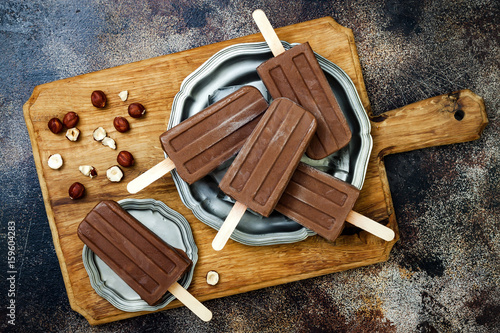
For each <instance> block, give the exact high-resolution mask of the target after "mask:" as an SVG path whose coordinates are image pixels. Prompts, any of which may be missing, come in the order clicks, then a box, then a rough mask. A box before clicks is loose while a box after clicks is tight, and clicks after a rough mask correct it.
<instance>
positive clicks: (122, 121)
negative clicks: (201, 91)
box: [113, 117, 130, 133]
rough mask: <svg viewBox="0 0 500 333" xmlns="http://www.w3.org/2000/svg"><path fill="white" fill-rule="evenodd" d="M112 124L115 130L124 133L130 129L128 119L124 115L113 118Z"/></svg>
mask: <svg viewBox="0 0 500 333" xmlns="http://www.w3.org/2000/svg"><path fill="white" fill-rule="evenodd" d="M113 126H115V128H116V130H117V131H118V132H121V133H125V132H126V131H128V130H129V129H130V125H129V123H128V120H127V119H126V118H124V117H116V118H115V119H114V120H113Z"/></svg>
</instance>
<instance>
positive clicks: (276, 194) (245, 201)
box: [212, 98, 316, 250]
mask: <svg viewBox="0 0 500 333" xmlns="http://www.w3.org/2000/svg"><path fill="white" fill-rule="evenodd" d="M315 130H316V120H315V119H314V116H313V115H312V114H311V113H309V112H308V111H306V110H305V109H304V108H302V107H301V106H299V105H297V104H296V103H294V102H292V101H291V100H289V99H286V98H277V99H275V100H274V101H273V102H272V103H271V105H270V106H269V109H268V110H267V111H266V113H265V114H264V116H263V117H262V120H261V121H260V122H259V124H258V125H257V127H256V128H255V130H254V131H253V132H252V134H251V136H250V137H249V138H248V140H247V142H246V143H245V145H244V146H243V147H242V149H241V151H240V152H239V154H238V155H237V156H236V158H235V160H234V161H233V163H232V164H231V166H230V167H229V169H228V170H227V172H226V174H225V175H224V177H223V178H222V180H221V182H220V183H219V187H220V188H221V190H222V191H223V192H224V193H226V194H227V195H229V196H230V197H232V198H233V199H235V200H236V204H235V205H234V207H233V209H232V210H231V212H230V213H229V215H228V217H227V218H226V220H225V221H224V223H223V225H222V226H221V228H220V230H219V232H218V233H217V236H216V237H215V239H214V241H213V242H212V247H213V248H214V249H215V250H221V249H222V248H223V247H224V245H225V244H226V242H227V240H228V239H229V237H230V236H231V234H232V232H233V231H234V229H235V228H236V225H237V224H238V222H239V220H240V219H241V216H242V215H243V213H244V212H245V210H246V208H250V209H251V210H253V211H255V212H257V213H259V214H261V215H263V216H269V214H271V212H272V211H273V209H274V207H275V206H276V204H277V203H278V200H279V198H280V197H281V194H282V193H283V191H284V190H285V188H286V186H287V184H288V182H289V181H290V178H291V177H292V174H293V172H294V170H295V168H296V167H297V165H298V163H299V162H300V158H301V157H302V155H303V154H304V151H305V149H306V148H307V146H308V144H309V142H310V141H311V139H312V136H313V134H314V131H315Z"/></svg>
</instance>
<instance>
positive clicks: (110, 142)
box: [101, 136, 116, 149]
mask: <svg viewBox="0 0 500 333" xmlns="http://www.w3.org/2000/svg"><path fill="white" fill-rule="evenodd" d="M101 142H102V144H103V145H105V146H108V147H109V148H111V149H116V142H115V140H113V139H111V138H110V137H109V136H107V137H105V138H104V139H102V141H101Z"/></svg>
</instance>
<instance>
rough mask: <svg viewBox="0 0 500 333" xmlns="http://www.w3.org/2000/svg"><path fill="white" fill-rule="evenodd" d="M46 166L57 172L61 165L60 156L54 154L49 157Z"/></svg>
mask: <svg viewBox="0 0 500 333" xmlns="http://www.w3.org/2000/svg"><path fill="white" fill-rule="evenodd" d="M47 164H48V165H49V167H50V168H51V169H54V170H57V169H59V168H60V167H62V165H63V159H62V156H61V154H54V155H50V156H49V160H48V161H47Z"/></svg>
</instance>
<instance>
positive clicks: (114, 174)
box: [106, 165, 123, 183]
mask: <svg viewBox="0 0 500 333" xmlns="http://www.w3.org/2000/svg"><path fill="white" fill-rule="evenodd" d="M106 177H108V179H109V181H111V182H114V183H118V182H119V181H120V180H122V178H123V171H122V169H120V167H119V166H118V165H114V166H112V167H111V168H109V169H108V170H106Z"/></svg>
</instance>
